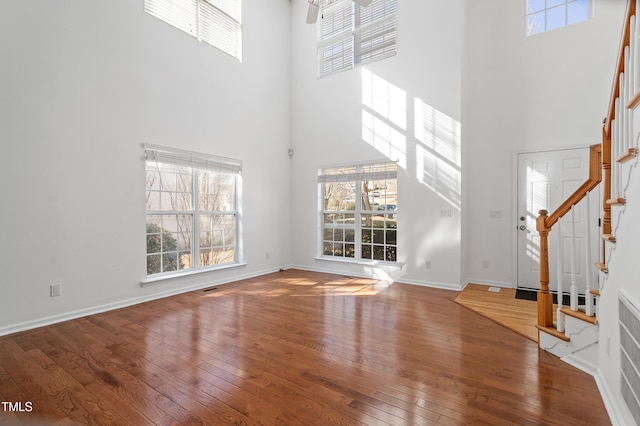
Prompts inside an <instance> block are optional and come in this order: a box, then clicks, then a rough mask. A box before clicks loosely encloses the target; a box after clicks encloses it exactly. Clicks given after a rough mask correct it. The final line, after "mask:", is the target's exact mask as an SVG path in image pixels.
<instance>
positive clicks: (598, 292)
mask: <svg viewBox="0 0 640 426" xmlns="http://www.w3.org/2000/svg"><path fill="white" fill-rule="evenodd" d="M589 293H591V294H593V295H594V296H600V290H589Z"/></svg>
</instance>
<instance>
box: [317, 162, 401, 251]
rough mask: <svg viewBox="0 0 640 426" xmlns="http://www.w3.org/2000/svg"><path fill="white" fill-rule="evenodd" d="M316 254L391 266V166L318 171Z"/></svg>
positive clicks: (394, 199)
mask: <svg viewBox="0 0 640 426" xmlns="http://www.w3.org/2000/svg"><path fill="white" fill-rule="evenodd" d="M318 182H319V188H320V194H321V198H322V214H321V219H320V221H321V229H322V255H323V256H330V257H333V258H342V259H354V260H379V261H387V262H396V260H397V247H398V243H397V231H398V190H397V188H398V183H397V166H396V164H395V163H384V164H362V165H354V166H346V167H332V168H324V169H320V170H319V174H318Z"/></svg>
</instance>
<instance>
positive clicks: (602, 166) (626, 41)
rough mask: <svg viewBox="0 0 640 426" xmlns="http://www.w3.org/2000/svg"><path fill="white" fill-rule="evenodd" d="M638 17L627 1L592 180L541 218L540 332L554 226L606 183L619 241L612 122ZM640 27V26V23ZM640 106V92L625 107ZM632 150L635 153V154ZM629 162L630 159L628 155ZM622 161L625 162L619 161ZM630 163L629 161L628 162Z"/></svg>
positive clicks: (606, 219) (606, 231)
mask: <svg viewBox="0 0 640 426" xmlns="http://www.w3.org/2000/svg"><path fill="white" fill-rule="evenodd" d="M635 15H636V0H628V1H627V10H626V13H625V18H624V25H623V29H622V36H621V40H620V49H619V52H618V59H617V64H616V71H615V73H614V78H613V87H612V89H611V96H610V101H609V109H608V111H607V117H606V118H605V119H604V122H603V126H602V143H601V144H599V145H594V146H591V152H590V164H589V178H588V179H587V180H586V181H585V183H583V184H582V185H581V186H580V188H578V190H576V191H575V192H574V193H573V194H572V195H571V196H570V197H569V198H567V199H566V200H565V201H564V202H563V203H562V204H561V205H560V207H558V208H557V209H556V210H555V211H554V212H553V213H551V215H549V214H548V212H547V211H546V210H540V216H538V219H537V221H536V229H537V231H538V233H539V234H540V291H539V293H538V328H539V329H543V328H544V329H549V328H550V327H553V296H552V295H551V293H550V291H549V232H550V231H551V229H552V228H553V226H554V225H555V224H556V223H557V222H558V221H559V219H560V218H562V217H563V216H564V215H565V214H567V213H568V212H569V211H570V210H571V208H572V206H574V205H576V204H577V203H578V202H580V200H582V199H583V198H584V197H585V196H586V195H587V194H588V193H589V191H591V190H592V189H594V188H595V187H596V186H598V184H599V183H600V182H601V181H602V182H603V188H602V196H603V197H602V198H603V200H602V209H603V217H602V229H601V232H602V234H603V236H605V237H604V238H603V244H604V241H610V242H614V241H615V237H614V236H613V234H612V229H611V206H612V205H621V204H624V200H623V199H620V198H615V199H612V198H611V188H612V184H611V162H612V133H613V131H612V130H613V129H612V122H613V121H614V120H615V119H616V102H617V99H618V98H620V95H621V93H620V92H621V90H620V89H621V81H620V74H621V73H623V72H624V71H625V49H626V48H627V47H629V46H631V38H632V37H633V34H631V32H632V31H631V17H632V16H635ZM637 24H640V23H637ZM637 105H640V92H639V93H634V94H633V95H632V96H631V98H630V100H629V102H628V104H627V105H624V106H623V107H626V108H635V107H636V106H637ZM632 150H633V151H634V152H632ZM637 154H638V152H637V149H634V148H631V149H629V155H631V156H635V155H637ZM625 158H626V155H625ZM618 161H621V159H618ZM625 161H626V160H625ZM602 253H603V259H602V261H601V262H598V263H596V266H597V267H598V268H599V269H600V270H601V271H603V272H605V273H606V272H608V269H607V263H606V258H604V253H605V250H603V251H602Z"/></svg>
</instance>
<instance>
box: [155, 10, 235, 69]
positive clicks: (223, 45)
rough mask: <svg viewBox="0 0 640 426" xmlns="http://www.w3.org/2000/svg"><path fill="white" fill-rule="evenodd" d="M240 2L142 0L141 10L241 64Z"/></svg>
mask: <svg viewBox="0 0 640 426" xmlns="http://www.w3.org/2000/svg"><path fill="white" fill-rule="evenodd" d="M241 1H242V0H144V10H145V11H146V12H147V13H149V14H150V15H153V16H155V17H156V18H159V19H161V20H163V21H164V22H166V23H167V24H170V25H173V26H174V27H176V28H179V29H181V30H182V31H184V32H185V33H187V34H190V35H192V36H193V37H195V38H197V39H198V40H200V41H203V42H205V43H208V44H210V45H212V46H215V47H217V48H218V49H220V50H222V51H223V52H225V53H228V54H229V55H231V56H233V57H234V58H236V59H237V60H239V61H242V27H241V16H242V14H241Z"/></svg>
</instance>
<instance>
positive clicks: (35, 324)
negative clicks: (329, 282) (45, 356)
mask: <svg viewBox="0 0 640 426" xmlns="http://www.w3.org/2000/svg"><path fill="white" fill-rule="evenodd" d="M282 269H285V268H271V269H265V270H261V271H257V272H253V273H250V274H243V275H237V276H233V277H229V278H226V279H220V280H213V281H211V280H207V281H206V282H203V283H199V284H194V285H190V286H188V287H182V288H179V289H174V290H169V291H164V292H159V293H153V294H149V295H146V296H142V297H135V298H131V299H125V300H121V301H118V302H113V303H107V304H104V305H98V306H92V307H89V308H84V309H78V310H75V311H71V312H65V313H64V314H58V315H51V316H48V317H43V318H38V319H35V320H32V321H25V322H22V323H17V324H10V325H7V326H2V327H0V336H5V335H7V334H13V333H18V332H20V331H26V330H32V329H34V328H39V327H44V326H47V325H51V324H56V323H59V322H64V321H69V320H72V319H76V318H82V317H86V316H88V315H94V314H99V313H102V312H107V311H113V310H115V309H120V308H126V307H128V306H133V305H138V304H140V303H145V302H150V301H152V300H157V299H163V298H165V297H170V296H175V295H178V294H182V293H188V292H190V291H196V290H201V289H203V288H207V287H211V286H216V285H223V284H228V283H231V282H234V281H240V280H245V279H249V278H255V277H258V276H260V275H266V274H270V273H273V272H278V271H279V270H282Z"/></svg>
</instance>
